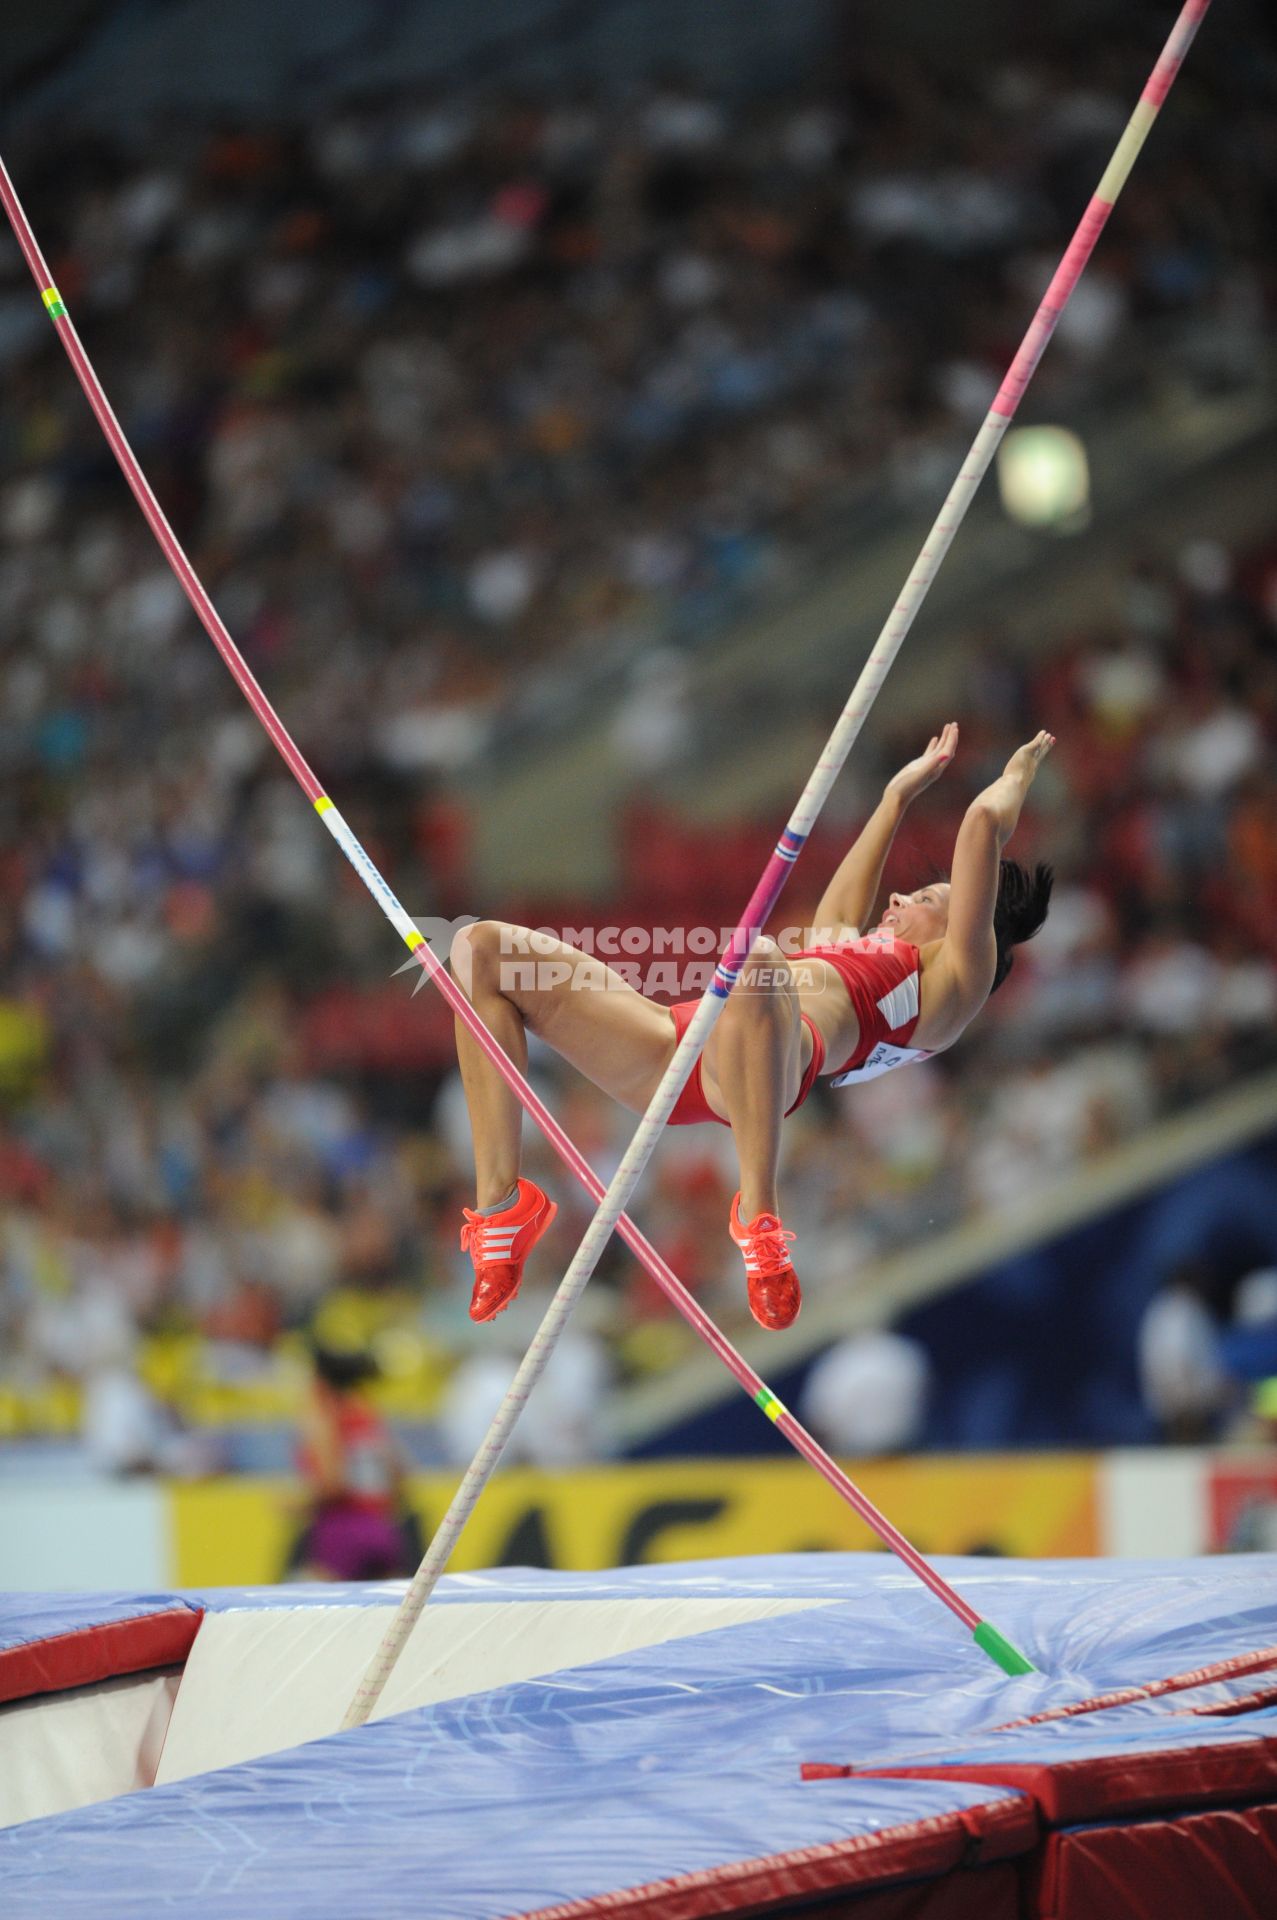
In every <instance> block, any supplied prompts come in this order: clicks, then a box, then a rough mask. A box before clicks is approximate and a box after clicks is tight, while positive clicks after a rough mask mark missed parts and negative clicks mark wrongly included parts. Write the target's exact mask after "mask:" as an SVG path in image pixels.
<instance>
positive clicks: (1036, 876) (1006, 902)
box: [989, 860, 1055, 993]
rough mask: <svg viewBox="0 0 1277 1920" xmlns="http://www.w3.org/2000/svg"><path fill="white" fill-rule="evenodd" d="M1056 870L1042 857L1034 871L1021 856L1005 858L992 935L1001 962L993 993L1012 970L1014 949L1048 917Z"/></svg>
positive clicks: (991, 991)
mask: <svg viewBox="0 0 1277 1920" xmlns="http://www.w3.org/2000/svg"><path fill="white" fill-rule="evenodd" d="M1054 884H1055V874H1054V872H1053V871H1052V869H1051V868H1050V867H1048V866H1044V865H1043V864H1042V862H1041V861H1039V862H1038V864H1037V866H1036V867H1034V869H1033V871H1032V873H1030V872H1029V869H1028V868H1027V867H1022V866H1021V865H1020V863H1019V861H1018V860H1004V861H1002V863H1001V866H1000V869H999V872H998V897H997V901H996V903H995V904H994V908H993V937H994V939H995V940H996V941H997V943H998V964H997V969H996V971H995V973H994V975H993V985H992V987H990V989H989V991H990V993H996V992H997V990H998V988H999V987H1000V986H1001V985H1002V982H1003V981H1004V980H1005V979H1006V977H1007V975H1008V974H1009V973H1010V971H1011V949H1012V947H1018V946H1019V945H1020V944H1021V942H1022V941H1024V940H1031V939H1032V938H1033V936H1034V934H1035V933H1036V932H1037V931H1038V929H1039V928H1040V927H1041V926H1042V923H1043V922H1044V920H1045V919H1046V913H1047V908H1048V907H1049V906H1050V904H1051V888H1052V886H1053V885H1054Z"/></svg>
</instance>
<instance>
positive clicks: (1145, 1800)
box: [802, 1740, 1277, 1911]
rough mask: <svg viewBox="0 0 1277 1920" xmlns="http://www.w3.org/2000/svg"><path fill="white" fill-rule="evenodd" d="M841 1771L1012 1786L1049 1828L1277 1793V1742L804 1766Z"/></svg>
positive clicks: (807, 1775) (811, 1774) (806, 1772)
mask: <svg viewBox="0 0 1277 1920" xmlns="http://www.w3.org/2000/svg"><path fill="white" fill-rule="evenodd" d="M835 1771H837V1772H838V1773H842V1774H848V1775H849V1774H853V1773H854V1774H855V1776H856V1777H857V1778H859V1779H877V1780H970V1781H974V1782H976V1783H977V1784H979V1785H980V1786H986V1787H1014V1788H1016V1789H1017V1790H1018V1791H1019V1792H1021V1793H1025V1794H1028V1795H1029V1797H1030V1798H1031V1799H1032V1801H1033V1804H1034V1806H1035V1807H1036V1808H1037V1810H1038V1813H1039V1814H1040V1815H1041V1817H1042V1819H1043V1820H1044V1821H1045V1822H1046V1823H1047V1824H1048V1825H1049V1826H1066V1825H1071V1824H1073V1823H1074V1822H1076V1821H1082V1820H1101V1819H1106V1818H1110V1817H1112V1816H1114V1815H1118V1814H1123V1815H1127V1814H1135V1813H1155V1812H1158V1811H1159V1810H1165V1809H1169V1808H1189V1807H1193V1806H1201V1807H1205V1806H1208V1805H1219V1804H1221V1803H1224V1802H1228V1801H1234V1800H1263V1799H1273V1798H1277V1741H1273V1740H1247V1741H1245V1742H1244V1743H1239V1744H1238V1745H1236V1746H1218V1745H1214V1746H1202V1747H1174V1748H1170V1749H1167V1750H1163V1751H1161V1752H1157V1751H1153V1752H1146V1753H1121V1754H1103V1755H1096V1756H1092V1757H1090V1758H1088V1759H1085V1760H1054V1761H1051V1762H1050V1763H1046V1762H1042V1761H1031V1762H1024V1763H1016V1762H1011V1761H1008V1762H1003V1763H999V1762H997V1761H985V1762H980V1763H973V1764H971V1765H969V1766H962V1765H958V1766H952V1767H944V1766H930V1767H863V1768H862V1767H854V1768H853V1767H846V1768H840V1769H837V1770H835V1769H833V1768H831V1767H828V1766H822V1767H821V1768H820V1770H819V1772H817V1771H816V1769H814V1768H812V1767H809V1766H805V1767H804V1768H803V1770H802V1772H803V1778H804V1779H805V1780H809V1779H813V1778H824V1779H829V1778H830V1777H831V1776H833V1775H834V1774H835ZM1274 1911H1277V1898H1275V1900H1274Z"/></svg>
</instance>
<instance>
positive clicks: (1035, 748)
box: [944, 732, 1055, 995]
mask: <svg viewBox="0 0 1277 1920" xmlns="http://www.w3.org/2000/svg"><path fill="white" fill-rule="evenodd" d="M1054 745H1055V735H1054V734H1051V733H1045V732H1043V733H1039V734H1037V735H1035V737H1034V738H1033V739H1032V740H1030V741H1028V743H1027V744H1026V745H1025V746H1023V747H1017V749H1016V751H1015V752H1014V753H1013V754H1012V755H1011V758H1010V759H1009V760H1008V761H1007V763H1006V766H1005V768H1004V769H1003V771H1002V773H1001V774H1000V775H999V777H998V778H997V779H996V780H995V781H994V782H993V785H992V786H990V787H986V788H985V790H984V792H983V793H978V794H977V795H976V797H975V799H974V800H973V801H972V802H971V805H970V806H969V807H968V808H967V811H966V814H965V816H964V818H963V822H962V825H961V827H959V829H958V838H957V842H956V843H955V845H954V849H953V868H952V871H951V873H950V876H949V924H948V928H947V930H946V933H945V938H944V962H945V965H946V966H947V967H948V968H949V969H950V971H951V973H952V975H953V977H954V979H955V980H956V981H958V982H959V984H960V985H961V986H962V987H963V988H964V989H965V990H968V991H970V992H971V993H972V994H974V995H981V994H987V993H988V991H989V989H990V987H991V986H992V985H993V976H994V972H995V970H996V967H997V945H996V943H995V941H994V938H993V909H994V907H995V906H996V904H997V898H998V878H999V872H1000V863H1001V860H1002V849H1003V847H1005V845H1006V843H1007V841H1008V840H1009V839H1010V838H1011V835H1012V834H1013V833H1014V832H1015V829H1016V826H1017V825H1018V823H1019V819H1020V810H1021V808H1022V807H1023V805H1024V801H1025V796H1026V795H1027V793H1028V791H1029V788H1030V787H1031V786H1032V785H1033V779H1034V775H1035V774H1036V773H1037V770H1038V768H1039V767H1040V766H1041V764H1042V762H1043V761H1044V760H1045V759H1046V756H1047V754H1048V753H1050V751H1051V749H1052V747H1053V746H1054Z"/></svg>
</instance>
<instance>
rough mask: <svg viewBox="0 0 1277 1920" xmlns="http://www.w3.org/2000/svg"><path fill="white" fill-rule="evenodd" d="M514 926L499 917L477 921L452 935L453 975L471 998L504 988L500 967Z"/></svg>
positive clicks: (451, 958)
mask: <svg viewBox="0 0 1277 1920" xmlns="http://www.w3.org/2000/svg"><path fill="white" fill-rule="evenodd" d="M511 932H512V929H511V928H510V927H507V926H506V925H505V924H504V922H502V921H500V920H475V921H473V922H472V923H471V924H470V926H468V927H459V928H458V929H457V931H456V933H455V934H454V935H453V937H452V947H451V950H450V951H449V954H448V965H449V967H450V969H451V971H452V977H453V979H454V980H455V981H456V982H457V984H458V986H460V987H462V988H463V989H464V990H465V992H466V993H467V994H469V995H470V996H471V997H473V995H474V994H475V993H476V992H480V991H489V992H492V991H495V992H498V993H499V992H500V991H501V966H502V961H503V958H505V957H506V956H507V955H508V953H509V949H510V934H511Z"/></svg>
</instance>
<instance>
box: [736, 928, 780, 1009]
mask: <svg viewBox="0 0 1277 1920" xmlns="http://www.w3.org/2000/svg"><path fill="white" fill-rule="evenodd" d="M793 985H794V976H793V974H792V972H791V971H790V967H789V962H788V961H787V960H786V958H785V955H784V953H783V951H782V950H781V948H780V947H779V946H778V945H777V944H776V942H775V941H774V940H772V939H770V938H769V937H768V935H766V934H763V935H762V936H761V938H760V939H758V940H756V941H755V942H754V945H753V949H752V950H751V952H750V956H749V959H748V960H747V961H746V962H745V965H744V966H743V967H742V968H741V974H740V979H739V980H738V981H737V983H736V986H735V988H734V989H733V991H732V994H731V997H730V999H729V1000H728V1002H727V1006H726V1007H725V1008H724V1010H723V1018H724V1019H726V1018H727V1016H728V1014H733V1015H734V1017H735V1018H736V1019H737V1020H775V1019H783V1018H785V1017H786V1016H787V1014H788V1009H789V1000H790V998H791V995H792V992H793Z"/></svg>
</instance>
